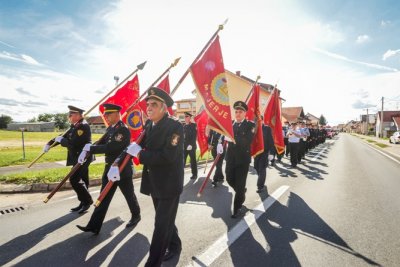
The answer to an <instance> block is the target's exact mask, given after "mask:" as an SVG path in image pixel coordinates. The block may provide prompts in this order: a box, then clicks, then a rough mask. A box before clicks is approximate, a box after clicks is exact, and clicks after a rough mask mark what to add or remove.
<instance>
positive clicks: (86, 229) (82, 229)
mask: <svg viewBox="0 0 400 267" xmlns="http://www.w3.org/2000/svg"><path fill="white" fill-rule="evenodd" d="M76 227H78V229H79V230H81V231H83V232H92V233H93V234H95V235H98V234H99V232H100V230H99V229H94V228H91V227H88V226H80V225H77V226H76Z"/></svg>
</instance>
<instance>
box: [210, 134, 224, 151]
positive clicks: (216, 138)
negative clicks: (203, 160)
mask: <svg viewBox="0 0 400 267" xmlns="http://www.w3.org/2000/svg"><path fill="white" fill-rule="evenodd" d="M224 139H225V138H224V136H223V135H222V137H221V134H220V133H217V132H216V131H213V130H210V134H209V135H208V139H207V141H208V144H209V145H210V146H213V149H214V148H215V149H216V147H217V145H218V144H222V143H223V142H224Z"/></svg>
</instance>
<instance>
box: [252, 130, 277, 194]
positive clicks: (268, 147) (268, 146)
mask: <svg viewBox="0 0 400 267" xmlns="http://www.w3.org/2000/svg"><path fill="white" fill-rule="evenodd" d="M262 132H263V138H264V151H263V152H262V153H260V154H258V155H257V156H256V157H255V158H254V168H255V169H256V171H257V174H258V178H257V193H262V192H263V191H264V190H265V191H266V192H267V193H268V190H267V187H266V185H265V179H266V178H267V167H268V163H269V161H270V159H271V158H273V153H274V152H275V146H274V138H273V136H272V130H271V127H269V126H268V125H265V124H264V123H263V124H262Z"/></svg>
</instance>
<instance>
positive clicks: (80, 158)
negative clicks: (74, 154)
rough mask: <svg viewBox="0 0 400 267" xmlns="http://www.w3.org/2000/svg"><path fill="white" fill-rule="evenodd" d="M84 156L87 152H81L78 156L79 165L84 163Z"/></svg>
mask: <svg viewBox="0 0 400 267" xmlns="http://www.w3.org/2000/svg"><path fill="white" fill-rule="evenodd" d="M86 155H87V151H85V150H82V152H81V154H79V157H78V163H79V164H82V163H84V162H85V158H86Z"/></svg>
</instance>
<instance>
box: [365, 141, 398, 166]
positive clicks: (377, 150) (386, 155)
mask: <svg viewBox="0 0 400 267" xmlns="http://www.w3.org/2000/svg"><path fill="white" fill-rule="evenodd" d="M363 143H364V144H366V145H367V146H369V147H370V148H372V149H373V150H375V151H376V152H378V153H380V154H382V155H384V156H385V157H387V158H389V159H391V160H393V161H394V162H396V163H398V164H400V161H398V160H397V159H395V158H393V157H391V156H389V155H388V154H386V153H383V152H382V151H380V150H379V149H377V148H375V147H373V146H372V145H370V144H368V143H366V142H363Z"/></svg>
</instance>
